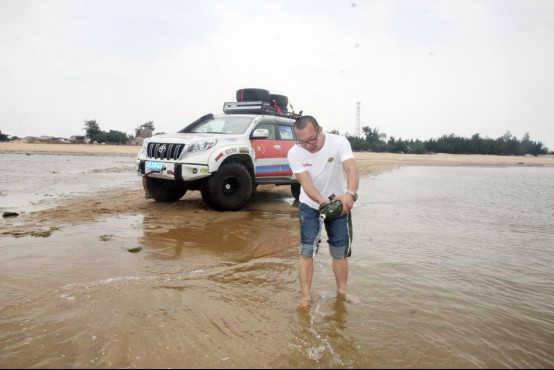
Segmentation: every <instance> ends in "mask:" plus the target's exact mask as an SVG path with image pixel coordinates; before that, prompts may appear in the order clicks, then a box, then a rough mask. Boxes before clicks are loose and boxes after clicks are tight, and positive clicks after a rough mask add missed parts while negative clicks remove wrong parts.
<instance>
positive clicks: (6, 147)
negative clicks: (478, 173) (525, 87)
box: [0, 142, 554, 176]
mask: <svg viewBox="0 0 554 370" xmlns="http://www.w3.org/2000/svg"><path fill="white" fill-rule="evenodd" d="M140 149H141V147H140V146H130V145H101V144H96V145H95V144H46V143H21V142H1V143H0V153H2V154H8V153H11V154H27V155H33V154H53V155H101V156H109V155H112V156H128V157H136V156H137V154H138V152H139V150H140ZM354 156H355V158H356V162H357V165H358V171H359V173H360V175H361V176H367V175H373V174H375V173H378V172H382V171H387V170H391V169H394V168H397V167H402V166H465V167H469V166H474V167H483V166H491V167H495V166H496V167H510V166H534V167H554V155H542V156H537V157H534V156H530V155H526V156H499V155H483V154H445V153H437V154H397V153H375V152H354Z"/></svg>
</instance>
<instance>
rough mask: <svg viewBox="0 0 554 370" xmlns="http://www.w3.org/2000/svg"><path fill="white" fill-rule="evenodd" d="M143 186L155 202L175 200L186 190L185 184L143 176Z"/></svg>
mask: <svg viewBox="0 0 554 370" xmlns="http://www.w3.org/2000/svg"><path fill="white" fill-rule="evenodd" d="M143 186H144V188H145V190H146V191H147V193H148V194H150V196H151V197H152V198H154V200H155V201H156V202H175V201H177V200H179V199H181V198H182V197H183V195H185V193H186V192H187V188H186V186H185V185H183V184H181V183H178V182H177V181H172V180H163V179H157V178H155V177H143Z"/></svg>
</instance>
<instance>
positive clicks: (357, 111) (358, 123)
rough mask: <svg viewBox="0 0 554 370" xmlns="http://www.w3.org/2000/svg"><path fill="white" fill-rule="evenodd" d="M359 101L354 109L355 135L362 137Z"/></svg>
mask: <svg viewBox="0 0 554 370" xmlns="http://www.w3.org/2000/svg"><path fill="white" fill-rule="evenodd" d="M360 104H361V103H360V102H358V104H357V105H358V107H357V109H356V133H355V135H356V137H362V133H361V130H360Z"/></svg>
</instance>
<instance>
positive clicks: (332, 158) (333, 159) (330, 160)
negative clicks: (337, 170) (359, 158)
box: [327, 157, 335, 163]
mask: <svg viewBox="0 0 554 370" xmlns="http://www.w3.org/2000/svg"><path fill="white" fill-rule="evenodd" d="M334 161H335V157H329V159H328V160H327V162H329V163H333V162H334Z"/></svg>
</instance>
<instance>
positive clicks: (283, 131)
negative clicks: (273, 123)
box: [278, 125, 294, 140]
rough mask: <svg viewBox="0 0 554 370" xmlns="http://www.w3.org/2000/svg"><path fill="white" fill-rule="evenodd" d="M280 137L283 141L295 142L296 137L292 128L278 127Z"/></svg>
mask: <svg viewBox="0 0 554 370" xmlns="http://www.w3.org/2000/svg"><path fill="white" fill-rule="evenodd" d="M278 127H279V135H280V136H281V140H294V135H293V133H292V126H288V125H287V126H285V125H278Z"/></svg>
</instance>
